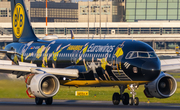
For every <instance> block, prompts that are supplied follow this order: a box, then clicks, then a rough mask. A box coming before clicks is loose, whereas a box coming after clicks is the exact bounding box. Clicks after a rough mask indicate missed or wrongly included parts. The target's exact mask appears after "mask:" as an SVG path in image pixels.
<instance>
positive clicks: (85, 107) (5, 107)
mask: <svg viewBox="0 0 180 110" xmlns="http://www.w3.org/2000/svg"><path fill="white" fill-rule="evenodd" d="M0 109H1V110H111V109H113V110H120V109H121V110H171V109H172V110H180V104H160V103H149V104H147V103H140V105H139V106H130V105H127V106H125V105H122V104H120V105H117V106H114V105H113V104H112V102H111V101H82V100H80V101H79V100H54V102H53V105H50V106H48V105H45V104H43V105H40V106H38V105H35V102H34V99H0Z"/></svg>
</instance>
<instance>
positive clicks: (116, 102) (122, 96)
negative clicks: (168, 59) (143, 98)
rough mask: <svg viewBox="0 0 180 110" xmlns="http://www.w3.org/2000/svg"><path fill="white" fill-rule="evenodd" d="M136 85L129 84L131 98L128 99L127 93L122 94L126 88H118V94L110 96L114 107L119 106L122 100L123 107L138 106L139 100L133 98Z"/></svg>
mask: <svg viewBox="0 0 180 110" xmlns="http://www.w3.org/2000/svg"><path fill="white" fill-rule="evenodd" d="M137 87H138V86H137V85H135V84H131V85H130V89H131V92H130V93H131V94H132V97H129V94H128V93H124V90H125V89H126V88H127V87H126V86H119V88H120V94H119V93H117V92H115V93H114V94H113V96H112V102H113V104H114V105H119V103H120V100H122V103H123V105H128V104H130V105H133V104H134V105H138V104H139V98H138V97H135V95H136V92H135V89H137Z"/></svg>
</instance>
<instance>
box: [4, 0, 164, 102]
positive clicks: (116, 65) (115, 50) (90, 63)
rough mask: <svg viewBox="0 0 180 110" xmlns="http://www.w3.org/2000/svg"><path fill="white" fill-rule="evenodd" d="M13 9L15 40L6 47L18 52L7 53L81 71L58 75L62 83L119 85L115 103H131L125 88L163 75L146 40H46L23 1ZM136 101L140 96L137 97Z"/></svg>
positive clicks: (17, 1)
mask: <svg viewBox="0 0 180 110" xmlns="http://www.w3.org/2000/svg"><path fill="white" fill-rule="evenodd" d="M11 9H12V27H13V43H11V44H8V45H7V46H6V47H5V50H10V51H16V53H17V54H7V56H8V57H9V58H10V59H11V60H12V61H13V62H14V63H15V64H17V65H18V64H19V62H28V63H34V64H37V66H38V67H44V68H64V69H77V70H78V71H79V77H78V78H77V79H67V78H65V77H64V78H63V77H58V79H59V80H60V83H61V84H62V85H67V86H76V87H80V86H115V85H118V86H119V87H120V89H121V92H120V94H117V93H115V94H114V95H113V103H114V104H115V105H117V104H119V101H120V100H123V104H124V105H127V104H129V95H128V94H127V93H124V94H123V92H124V89H125V88H130V89H131V90H134V88H136V87H137V86H139V85H140V84H147V83H149V82H152V81H154V80H155V79H156V78H158V76H159V75H160V71H161V65H160V61H159V59H158V57H157V56H156V54H155V52H154V50H153V49H152V48H151V47H150V46H149V45H147V44H146V43H143V42H141V41H136V40H120V39H118V40H117V39H116V40H105V39H101V40H100V39H98V40H91V39H84V40H79V39H68V40H67V39H56V40H51V41H46V40H42V39H39V38H37V37H36V36H35V34H34V32H33V30H32V27H31V24H30V22H29V19H28V16H27V12H26V9H25V6H24V2H23V0H12V1H11ZM131 86H132V88H131ZM133 95H135V94H133ZM122 96H124V97H125V98H124V99H123V98H122ZM132 100H136V98H135V97H133V99H132ZM36 101H37V100H36ZM136 101H137V100H136ZM134 103H135V102H134ZM138 103H139V102H138ZM37 104H39V103H37ZM41 104H42V103H41ZM135 104H137V103H135Z"/></svg>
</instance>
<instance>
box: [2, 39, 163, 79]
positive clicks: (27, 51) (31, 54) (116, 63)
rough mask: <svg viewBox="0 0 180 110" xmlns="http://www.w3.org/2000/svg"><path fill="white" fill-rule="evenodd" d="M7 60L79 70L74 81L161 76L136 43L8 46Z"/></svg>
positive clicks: (146, 49)
mask: <svg viewBox="0 0 180 110" xmlns="http://www.w3.org/2000/svg"><path fill="white" fill-rule="evenodd" d="M5 49H6V50H15V51H16V52H18V54H17V55H12V54H8V57H9V58H10V59H11V60H12V61H14V62H15V63H16V64H18V61H21V62H30V63H35V64H37V66H40V67H52V68H71V69H78V70H79V77H78V78H77V79H76V80H99V81H153V80H154V79H156V78H157V77H158V75H159V74H160V61H159V59H158V57H157V56H156V54H155V52H154V50H153V49H152V48H151V47H150V46H149V45H147V44H146V43H143V42H141V41H136V40H77V39H73V40H70V39H68V40H53V41H44V40H38V41H37V42H27V43H11V44H9V45H7V46H6V48H5Z"/></svg>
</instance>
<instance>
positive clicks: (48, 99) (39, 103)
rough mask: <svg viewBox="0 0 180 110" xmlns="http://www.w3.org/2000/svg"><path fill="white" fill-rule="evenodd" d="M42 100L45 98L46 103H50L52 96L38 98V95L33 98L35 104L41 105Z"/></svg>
mask: <svg viewBox="0 0 180 110" xmlns="http://www.w3.org/2000/svg"><path fill="white" fill-rule="evenodd" d="M43 100H45V102H46V105H51V104H52V102H53V98H52V97H49V98H38V97H36V98H35V102H36V105H42V103H43Z"/></svg>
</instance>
